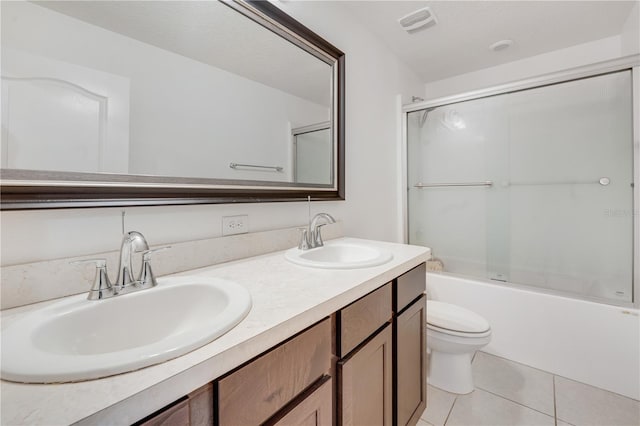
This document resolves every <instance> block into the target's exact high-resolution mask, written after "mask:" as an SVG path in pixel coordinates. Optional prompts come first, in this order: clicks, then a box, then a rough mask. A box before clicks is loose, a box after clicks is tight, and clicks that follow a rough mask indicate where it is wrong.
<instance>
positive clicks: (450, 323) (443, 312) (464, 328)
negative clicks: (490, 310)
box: [427, 300, 490, 333]
mask: <svg viewBox="0 0 640 426" xmlns="http://www.w3.org/2000/svg"><path fill="white" fill-rule="evenodd" d="M427 324H431V325H433V326H436V327H439V328H444V329H447V330H452V331H458V332H462V333H484V332H485V331H488V330H489V329H490V327H489V323H488V322H487V320H486V319H484V318H482V317H481V316H480V315H478V314H476V313H475V312H472V311H470V310H468V309H465V308H462V307H460V306H456V305H452V304H450V303H444V302H438V301H436V300H427Z"/></svg>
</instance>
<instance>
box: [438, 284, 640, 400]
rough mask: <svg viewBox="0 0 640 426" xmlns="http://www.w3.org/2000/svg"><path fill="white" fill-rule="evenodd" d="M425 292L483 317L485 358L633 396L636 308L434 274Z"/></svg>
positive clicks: (636, 388) (639, 385)
mask: <svg viewBox="0 0 640 426" xmlns="http://www.w3.org/2000/svg"><path fill="white" fill-rule="evenodd" d="M427 295H428V297H429V299H434V300H441V301H444V302H450V303H455V304H457V305H459V306H463V307H465V308H468V309H471V310H473V311H475V312H477V313H479V314H480V315H482V316H484V317H485V318H486V319H487V320H488V321H489V323H490V324H491V328H492V330H493V338H492V340H491V343H490V344H489V345H488V346H486V347H485V348H484V349H483V350H484V351H486V352H488V353H491V354H494V355H497V356H501V357H504V358H507V359H510V360H513V361H517V362H520V363H522V364H526V365H529V366H531V367H535V368H539V369H541V370H545V371H549V372H551V373H554V374H557V375H560V376H563V377H567V378H569V379H572V380H576V381H579V382H582V383H587V384H589V385H592V386H597V387H599V388H603V389H606V390H609V391H611V392H615V393H618V394H621V395H624V396H628V397H630V398H634V399H640V315H639V311H638V310H637V309H628V308H621V307H617V306H611V305H606V304H602V303H595V302H590V301H584V300H578V299H572V298H568V297H563V296H557V295H551V294H545V293H540V292H536V291H532V290H528V289H522V288H517V287H509V286H508V285H505V284H493V283H490V282H485V281H480V280H475V279H473V278H469V277H463V276H459V275H454V274H448V273H434V272H428V273H427Z"/></svg>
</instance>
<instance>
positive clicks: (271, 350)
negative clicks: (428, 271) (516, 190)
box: [1, 238, 429, 425]
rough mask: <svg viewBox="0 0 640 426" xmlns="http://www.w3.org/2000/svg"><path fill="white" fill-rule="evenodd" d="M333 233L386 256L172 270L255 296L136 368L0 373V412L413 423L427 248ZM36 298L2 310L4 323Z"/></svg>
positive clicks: (96, 419)
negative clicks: (198, 335)
mask: <svg viewBox="0 0 640 426" xmlns="http://www.w3.org/2000/svg"><path fill="white" fill-rule="evenodd" d="M337 241H346V242H351V241H355V242H362V243H366V244H369V245H371V246H373V247H378V248H380V249H383V250H387V251H390V252H391V253H392V254H393V258H392V260H390V261H389V262H387V263H385V264H383V265H379V266H375V267H371V268H362V269H348V270H328V269H316V268H308V267H302V266H298V265H295V264H293V263H291V262H288V261H287V260H286V259H285V258H284V254H283V252H275V253H271V254H266V255H262V256H256V257H252V258H248V259H243V260H239V261H235V262H229V263H225V264H220V265H216V266H211V267H207V268H202V269H198V270H193V271H188V272H185V273H183V274H179V275H190V276H195V275H199V276H211V277H218V278H221V279H226V280H231V281H235V282H236V283H238V284H240V285H243V286H244V287H246V288H247V290H248V291H249V292H250V293H251V296H252V300H253V307H252V309H251V311H250V312H249V314H248V315H247V317H246V318H245V319H244V320H243V321H242V322H241V323H240V324H238V325H237V326H236V327H235V328H233V329H232V330H230V331H229V332H227V333H226V334H225V335H223V336H221V337H220V338H218V339H216V340H214V341H213V342H211V343H209V344H207V345H205V346H203V347H201V348H199V349H196V350H194V351H192V352H189V353H187V354H186V355H183V356H180V357H178V358H175V359H172V360H169V361H167V362H164V363H161V364H157V365H153V366H150V367H147V368H143V369H141V370H138V371H133V372H130V373H125V374H120V375H115V376H111V377H106V378H103V379H98V380H91V381H84V382H78V383H68V384H49V385H37V384H28V385H27V384H18V383H11V382H6V381H2V382H1V386H2V388H1V390H2V399H3V410H2V423H3V424H16V423H20V424H51V423H55V424H69V423H79V424H126V423H129V424H134V423H138V424H153V425H156V424H171V425H179V424H185V425H186V424H194V425H195V424H198V425H203V424H216V425H237V424H243V425H248V424H262V423H266V424H331V423H337V424H345V425H346V424H384V425H391V424H398V425H404V424H415V423H416V422H417V420H418V418H419V416H420V414H421V413H422V411H423V410H424V407H425V401H426V389H425V371H426V370H425V367H426V365H425V363H426V361H425V349H426V348H425V346H426V345H425V340H424V339H425V333H424V327H425V310H426V304H425V297H424V294H423V293H424V290H425V267H424V262H425V261H426V259H427V257H428V254H429V249H427V248H424V247H416V246H408V245H403V244H393V243H384V242H377V241H365V240H357V239H349V238H345V239H340V240H337ZM150 291H152V290H150ZM46 303H50V302H43V303H42V304H46ZM96 303H100V302H96ZM42 304H36V305H31V306H25V307H22V308H16V309H11V310H7V311H4V312H3V322H4V321H9V322H10V321H11V318H12V316H13V315H15V314H19V313H21V312H25V311H28V310H30V309H35V308H37V307H38V306H39V305H42ZM123 332H124V329H123ZM69 401H73V403H69ZM307 422H309V423H307Z"/></svg>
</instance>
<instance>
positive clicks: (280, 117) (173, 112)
mask: <svg viewBox="0 0 640 426" xmlns="http://www.w3.org/2000/svg"><path fill="white" fill-rule="evenodd" d="M1 8H2V10H1V16H2V27H1V28H2V152H1V157H0V158H1V162H2V164H1V166H2V208H3V209H26V208H56V207H83V206H85V207H93V206H126V205H160V204H190V203H230V202H256V201H286V200H301V199H306V198H307V196H311V197H312V198H313V199H325V200H330V199H336V200H337V199H344V54H343V53H342V52H340V51H339V50H338V49H336V48H335V47H333V46H332V45H331V44H329V43H328V42H326V41H325V40H323V39H322V38H320V37H319V36H317V35H316V34H314V33H312V32H311V31H309V30H308V29H307V28H305V27H304V26H302V25H301V24H300V23H298V22H297V21H295V20H293V19H292V18H291V17H289V16H288V15H286V14H285V13H283V12H282V11H280V9H278V8H277V7H275V6H273V5H272V4H270V3H269V2H267V1H240V0H238V1H224V2H222V1H214V0H212V1H12V2H2V3H1Z"/></svg>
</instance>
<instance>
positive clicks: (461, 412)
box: [418, 352, 640, 426]
mask: <svg viewBox="0 0 640 426" xmlns="http://www.w3.org/2000/svg"><path fill="white" fill-rule="evenodd" d="M473 378H474V380H475V385H476V389H475V390H474V391H473V392H472V393H470V394H468V395H454V394H451V393H448V392H444V391H442V390H440V389H437V388H434V387H432V386H429V389H428V390H427V398H428V399H427V409H426V410H425V412H424V413H423V414H422V418H421V419H420V421H419V422H418V426H443V425H447V426H484V425H486V426H521V425H522V426H525V425H526V426H529V425H531V426H545V425H549V426H556V425H557V426H571V425H573V426H627V425H629V426H640V401H636V400H634V399H630V398H626V397H624V396H621V395H617V394H614V393H611V392H608V391H605V390H602V389H599V388H594V387H593V386H589V385H585V384H583V383H578V382H575V381H573V380H569V379H565V378H564V377H560V376H556V375H554V374H551V373H547V372H546V371H542V370H537V369H535V368H531V367H528V366H526V365H523V364H519V363H517V362H513V361H509V360H506V359H504V358H499V357H496V356H493V355H489V354H487V353H484V352H477V353H476V355H475V357H474V359H473Z"/></svg>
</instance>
